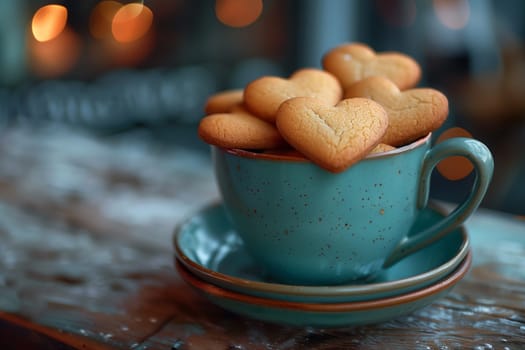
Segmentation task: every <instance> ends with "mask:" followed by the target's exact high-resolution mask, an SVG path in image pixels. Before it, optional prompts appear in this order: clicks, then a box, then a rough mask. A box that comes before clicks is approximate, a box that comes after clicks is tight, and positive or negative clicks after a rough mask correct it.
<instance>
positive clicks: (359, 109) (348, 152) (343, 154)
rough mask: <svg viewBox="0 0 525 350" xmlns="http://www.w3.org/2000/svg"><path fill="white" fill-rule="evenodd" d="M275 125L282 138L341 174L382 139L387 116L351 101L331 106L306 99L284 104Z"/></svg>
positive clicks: (367, 101)
mask: <svg viewBox="0 0 525 350" xmlns="http://www.w3.org/2000/svg"><path fill="white" fill-rule="evenodd" d="M276 125H277V128H278V129H279V131H280V132H281V135H282V136H283V137H284V139H285V140H286V141H287V142H288V143H289V144H291V145H292V146H293V147H295V148H296V149H297V150H298V151H299V152H301V153H302V154H304V155H305V156H306V157H307V158H309V159H310V160H312V161H313V162H314V163H316V164H318V165H319V166H321V167H322V168H324V169H327V170H329V171H331V172H341V171H343V170H345V169H346V168H348V167H349V166H351V165H352V164H354V163H356V162H357V161H359V160H360V159H362V158H363V157H365V156H366V155H367V154H368V153H369V152H370V151H371V150H372V149H373V148H374V147H375V146H377V145H378V144H379V141H380V140H381V138H382V137H383V135H384V133H385V131H386V129H387V127H388V116H387V114H386V112H385V110H384V109H383V107H381V105H380V104H378V103H376V102H374V101H372V100H370V99H366V98H351V99H345V100H343V101H341V102H339V103H338V104H337V105H335V106H332V105H329V104H326V103H325V102H323V101H321V100H319V99H315V98H309V97H297V98H293V99H290V100H288V101H286V102H284V103H283V104H282V105H281V107H279V110H278V112H277V117H276Z"/></svg>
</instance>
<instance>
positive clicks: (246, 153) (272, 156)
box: [214, 132, 432, 163]
mask: <svg viewBox="0 0 525 350" xmlns="http://www.w3.org/2000/svg"><path fill="white" fill-rule="evenodd" d="M431 137H432V132H429V133H428V134H427V135H426V136H423V137H421V138H419V139H417V140H415V141H413V142H411V143H409V144H407V145H404V146H401V147H397V148H395V149H393V150H389V151H385V152H377V153H371V154H368V155H367V156H366V157H364V158H363V159H362V160H361V161H363V160H367V159H376V158H386V157H392V156H395V155H397V154H400V153H404V152H408V151H410V150H413V149H415V148H418V147H419V146H421V145H423V144H425V143H426V142H427V141H428V140H429V139H430V138H431ZM214 147H216V148H218V149H221V150H223V151H224V152H226V153H228V154H230V155H233V156H238V157H241V158H251V159H262V160H274V161H288V162H303V163H312V161H311V160H310V159H308V158H306V157H305V156H303V155H300V154H276V153H264V152H257V151H250V150H247V149H242V148H224V147H219V146H214Z"/></svg>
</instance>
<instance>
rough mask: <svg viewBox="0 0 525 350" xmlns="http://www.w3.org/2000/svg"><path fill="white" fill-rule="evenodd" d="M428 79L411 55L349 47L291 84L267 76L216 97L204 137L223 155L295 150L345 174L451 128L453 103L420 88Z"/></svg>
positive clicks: (202, 126) (301, 73)
mask: <svg viewBox="0 0 525 350" xmlns="http://www.w3.org/2000/svg"><path fill="white" fill-rule="evenodd" d="M420 78H421V68H420V66H419V64H418V63H417V62H416V61H415V60H414V59H412V58H411V57H409V56H407V55H405V54H402V53H399V52H375V51H374V50H373V49H371V48H370V47H368V46H367V45H364V44H361V43H349V44H344V45H341V46H338V47H336V48H334V49H332V50H330V51H328V52H327V53H326V54H325V55H324V56H323V59H322V69H313V68H306V69H300V70H297V71H296V72H295V73H293V74H292V75H291V76H290V77H289V78H288V79H285V78H280V77H273V76H264V77H261V78H259V79H256V80H254V81H252V82H250V83H249V84H248V85H247V86H246V87H245V88H244V89H243V90H232V91H224V92H220V93H217V94H216V95H213V96H211V97H210V98H209V99H208V101H207V103H206V106H205V113H206V116H205V117H204V118H202V119H201V121H200V124H199V128H198V132H199V136H200V138H201V139H202V140H204V141H205V142H207V143H209V144H212V145H215V146H218V147H223V148H240V149H246V150H256V151H268V150H286V149H288V150H289V149H290V148H292V149H294V150H296V151H297V152H299V153H300V154H302V155H304V157H306V158H308V159H310V160H311V161H312V162H314V163H316V164H318V165H319V166H320V167H322V168H324V169H326V170H328V171H331V172H341V171H344V170H345V169H347V168H348V167H350V166H351V165H352V164H355V163H356V162H358V161H359V160H360V159H362V158H364V157H366V156H367V155H368V154H369V153H371V152H384V151H388V150H391V149H394V148H396V147H400V146H403V145H406V144H409V143H411V142H412V141H415V140H417V139H419V138H421V137H423V136H425V135H427V134H428V133H429V132H431V131H433V130H435V129H437V128H439V127H440V126H441V125H442V124H443V122H444V121H445V119H446V118H447V115H448V100H447V98H446V96H445V95H443V94H442V93H441V92H439V91H437V90H435V89H431V88H415V86H416V85H417V84H418V82H419V80H420Z"/></svg>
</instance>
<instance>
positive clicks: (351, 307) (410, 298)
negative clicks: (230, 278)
mask: <svg viewBox="0 0 525 350" xmlns="http://www.w3.org/2000/svg"><path fill="white" fill-rule="evenodd" d="M471 266H472V251H471V250H470V249H469V251H468V253H467V255H466V256H465V258H464V259H463V260H462V261H461V263H460V264H459V265H458V266H457V267H456V268H455V269H454V270H453V271H452V272H451V273H449V274H448V275H447V276H446V277H445V278H443V279H441V280H439V281H437V282H436V283H434V284H431V285H430V286H427V287H424V288H421V289H418V290H415V291H412V292H408V293H404V294H400V295H394V296H390V297H384V298H380V299H374V300H364V301H349V302H336V303H318V302H300V301H289V300H280V299H272V298H264V297H260V296H254V295H250V294H245V293H240V292H236V291H233V290H230V289H226V288H222V287H220V286H217V285H215V284H213V283H210V282H207V281H205V280H203V279H201V278H199V277H198V276H197V275H196V274H194V273H192V271H191V270H189V269H188V268H186V267H185V266H184V264H182V263H181V262H180V261H177V262H176V265H175V267H176V270H177V272H178V274H179V276H180V277H181V278H182V279H183V280H184V281H185V282H186V283H188V284H189V285H190V286H191V287H193V288H195V289H196V290H198V291H200V292H202V293H204V294H205V295H209V296H213V297H216V298H221V299H224V300H232V301H236V302H241V303H245V304H250V305H257V306H261V307H269V308H272V309H280V310H289V311H293V310H295V311H303V312H313V313H326V312H330V313H344V312H355V311H371V310H377V309H384V308H387V307H394V306H399V305H402V304H407V303H410V302H415V301H417V300H420V299H423V298H426V297H430V296H432V295H435V294H438V293H440V292H443V291H445V290H446V289H448V288H450V287H453V286H455V285H456V284H457V283H458V282H459V281H461V280H462V279H463V278H464V277H465V276H466V275H467V273H468V272H469V271H470V268H471Z"/></svg>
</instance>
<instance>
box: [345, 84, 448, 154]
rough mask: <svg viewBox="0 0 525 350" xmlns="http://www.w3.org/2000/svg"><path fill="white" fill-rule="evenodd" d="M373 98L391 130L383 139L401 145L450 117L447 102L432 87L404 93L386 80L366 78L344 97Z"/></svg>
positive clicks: (352, 87)
mask: <svg viewBox="0 0 525 350" xmlns="http://www.w3.org/2000/svg"><path fill="white" fill-rule="evenodd" d="M353 97H363V98H370V99H372V100H374V101H376V102H378V103H379V104H380V105H382V106H383V108H384V109H385V110H386V112H387V114H388V119H389V125H388V129H387V131H386V133H385V135H384V136H383V139H382V140H381V142H382V143H386V144H388V145H392V146H402V145H405V144H408V143H410V142H412V141H414V140H417V139H418V138H420V137H423V136H425V135H427V134H428V133H429V132H432V131H434V130H436V129H437V128H439V127H440V126H441V125H442V124H443V123H444V122H445V120H446V118H447V116H448V99H447V97H446V96H445V95H443V94H442V93H441V92H439V91H438V90H435V89H431V88H415V89H408V90H405V91H401V90H400V89H399V88H398V87H397V86H396V85H395V84H394V83H393V82H392V81H390V80H389V79H387V78H384V77H369V78H366V79H363V80H361V81H359V82H357V83H355V84H353V85H352V86H351V87H350V88H348V89H347V90H346V91H345V98H353Z"/></svg>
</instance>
